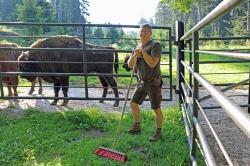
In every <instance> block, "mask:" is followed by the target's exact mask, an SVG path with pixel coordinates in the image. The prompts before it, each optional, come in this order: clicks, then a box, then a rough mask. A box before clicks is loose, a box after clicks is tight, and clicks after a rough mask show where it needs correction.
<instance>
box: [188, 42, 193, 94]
mask: <svg viewBox="0 0 250 166" xmlns="http://www.w3.org/2000/svg"><path fill="white" fill-rule="evenodd" d="M188 49H189V50H192V41H191V40H188ZM192 55H193V54H192V52H189V66H191V67H192V66H193V58H192ZM189 86H190V87H191V88H192V87H193V80H192V74H191V73H190V72H189ZM189 97H192V92H191V91H189Z"/></svg>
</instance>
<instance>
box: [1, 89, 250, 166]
mask: <svg viewBox="0 0 250 166" xmlns="http://www.w3.org/2000/svg"><path fill="white" fill-rule="evenodd" d="M28 90H29V89H28V88H23V89H21V90H19V96H27V94H28ZM37 90H38V89H37ZM37 90H36V91H35V92H34V94H33V96H40V95H38V94H37ZM120 92H121V94H120V97H124V96H125V94H126V90H120ZM173 94H174V93H173ZM225 94H226V95H227V96H231V97H230V98H231V99H232V100H233V101H234V102H235V103H237V104H247V97H244V96H240V97H239V96H238V97H237V96H234V95H236V94H243V95H247V94H248V91H247V89H236V90H230V91H228V92H226V93H225ZM43 95H44V96H52V97H53V95H54V93H53V90H52V88H44V91H43ZM89 95H90V97H99V96H101V89H89ZM163 95H164V98H169V97H168V95H169V93H168V92H167V91H166V90H165V91H164V92H163ZM205 95H207V94H206V93H205V91H204V90H201V91H200V96H205ZM60 96H62V94H60ZM69 96H71V97H74V96H75V97H84V90H83V89H76V88H71V89H69ZM109 96H110V97H113V94H109V95H108V97H109ZM51 102H52V100H45V99H42V100H24V99H19V100H17V101H14V100H9V101H7V100H6V101H2V102H1V103H0V109H1V110H2V111H5V112H8V114H11V115H20V114H21V113H22V111H23V110H24V109H26V108H28V107H35V108H38V109H40V110H43V111H47V112H54V111H70V110H72V109H78V108H79V109H80V108H88V107H99V108H100V109H101V110H103V111H106V112H121V111H122V107H123V104H124V102H123V101H121V102H120V105H119V107H118V108H115V107H113V106H112V105H113V101H105V102H104V103H103V104H101V103H99V102H98V101H87V100H84V101H79V100H71V101H69V104H68V106H67V107H63V106H60V104H61V102H62V101H59V103H58V104H59V105H57V106H51V105H50V103H51ZM175 104H176V96H175V95H174V96H173V101H164V102H163V103H162V107H163V108H164V107H168V106H171V105H175ZM201 105H202V106H216V104H215V103H214V101H213V100H212V99H208V100H206V101H204V102H202V103H201ZM142 108H145V109H146V108H147V109H149V108H150V104H149V102H148V101H145V102H144V103H143V106H142ZM128 111H131V110H130V107H129V104H127V107H126V112H128ZM246 111H247V110H246ZM205 114H206V116H207V117H208V119H209V120H210V122H211V124H212V126H213V127H214V129H215V131H216V133H217V134H218V135H219V138H220V140H221V141H222V143H223V145H224V146H225V148H226V150H227V152H228V153H229V156H230V157H231V159H232V161H233V163H234V165H236V166H238V165H239V166H250V139H249V138H247V136H246V135H245V134H244V133H242V132H241V131H240V130H239V129H238V127H237V126H236V125H235V124H234V123H233V121H232V120H231V119H230V118H229V117H228V116H227V114H225V113H224V112H223V111H222V110H221V109H210V110H208V109H206V110H205ZM199 119H200V122H201V124H202V127H203V129H204V132H205V134H206V136H207V140H208V142H209V145H210V147H211V150H212V152H213V153H214V154H215V155H214V156H215V158H216V161H217V162H218V165H222V166H224V165H227V163H226V160H225V159H224V157H223V156H222V153H221V151H220V149H219V147H218V144H217V143H216V141H215V139H214V138H213V136H212V133H211V132H210V131H209V129H208V126H207V124H206V122H205V121H204V118H203V117H202V116H201V115H199ZM249 127H250V126H249Z"/></svg>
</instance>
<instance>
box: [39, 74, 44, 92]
mask: <svg viewBox="0 0 250 166" xmlns="http://www.w3.org/2000/svg"><path fill="white" fill-rule="evenodd" d="M38 83H39V91H38V94H40V95H41V94H43V87H42V79H41V78H40V77H38Z"/></svg>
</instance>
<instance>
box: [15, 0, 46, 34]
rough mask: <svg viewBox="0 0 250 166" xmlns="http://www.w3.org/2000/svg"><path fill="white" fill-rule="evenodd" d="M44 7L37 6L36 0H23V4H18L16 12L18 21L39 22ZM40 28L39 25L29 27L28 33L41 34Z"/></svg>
mask: <svg viewBox="0 0 250 166" xmlns="http://www.w3.org/2000/svg"><path fill="white" fill-rule="evenodd" d="M41 11H42V8H41V7H38V6H37V1H36V0H22V4H20V5H17V8H16V14H17V20H18V21H24V22H39V19H40V16H41ZM39 31H40V28H39V27H37V26H31V27H28V34H29V35H35V34H39Z"/></svg>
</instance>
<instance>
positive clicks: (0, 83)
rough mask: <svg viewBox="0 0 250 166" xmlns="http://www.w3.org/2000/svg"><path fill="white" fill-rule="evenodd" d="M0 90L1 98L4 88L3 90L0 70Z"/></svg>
mask: <svg viewBox="0 0 250 166" xmlns="http://www.w3.org/2000/svg"><path fill="white" fill-rule="evenodd" d="M0 90H1V98H2V97H4V90H3V77H2V74H1V71H0Z"/></svg>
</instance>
